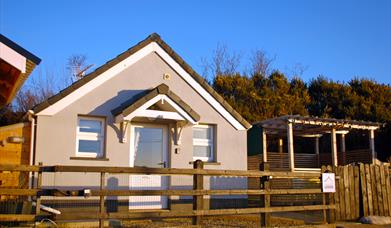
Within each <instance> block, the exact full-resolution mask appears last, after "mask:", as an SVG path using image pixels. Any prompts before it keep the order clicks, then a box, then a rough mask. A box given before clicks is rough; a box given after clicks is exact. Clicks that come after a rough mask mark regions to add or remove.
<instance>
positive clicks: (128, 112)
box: [111, 83, 200, 144]
mask: <svg viewBox="0 0 391 228" xmlns="http://www.w3.org/2000/svg"><path fill="white" fill-rule="evenodd" d="M111 113H112V114H113V116H114V119H115V122H116V123H120V124H121V132H122V139H121V141H122V142H126V132H127V130H126V129H127V127H128V126H129V124H130V122H131V121H136V120H137V121H143V122H155V121H160V122H162V121H163V122H170V123H175V124H174V125H175V126H174V128H175V144H179V143H180V135H181V132H182V130H181V129H182V128H183V127H184V126H185V125H195V124H198V121H199V120H200V115H199V114H198V113H197V112H195V111H194V110H193V109H192V108H191V107H190V105H188V104H187V103H186V102H184V101H183V100H182V99H181V98H180V97H179V96H178V95H176V94H175V93H174V92H172V91H171V90H170V88H169V87H168V86H167V85H166V84H164V83H163V84H160V85H159V86H157V87H155V88H153V89H150V90H146V91H144V92H141V93H139V94H137V95H135V96H134V97H132V98H130V99H129V100H127V101H125V102H124V103H122V104H121V105H120V106H119V107H117V108H115V109H113V110H112V111H111Z"/></svg>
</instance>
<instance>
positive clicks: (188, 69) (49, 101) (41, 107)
mask: <svg viewBox="0 0 391 228" xmlns="http://www.w3.org/2000/svg"><path fill="white" fill-rule="evenodd" d="M153 42H155V43H156V44H157V45H158V46H159V47H160V48H162V49H163V50H164V52H166V53H167V54H168V55H169V56H170V57H171V58H172V59H173V60H174V61H175V62H176V63H177V64H179V66H180V67H181V68H183V70H184V71H185V72H186V73H187V74H189V75H190V76H191V77H192V78H193V79H194V80H195V81H196V82H197V83H198V84H199V85H200V86H201V87H202V88H203V89H204V90H206V91H207V93H209V94H210V96H212V98H213V99H215V100H216V102H217V103H219V104H220V105H221V106H222V107H223V109H224V110H225V111H226V112H227V113H229V115H231V116H232V117H230V118H231V119H232V118H233V119H234V120H236V121H237V122H238V123H239V124H240V125H241V126H243V129H246V128H250V127H251V125H250V124H249V123H248V122H247V121H246V120H245V119H244V118H243V117H242V116H241V115H240V114H239V113H238V112H236V111H235V110H234V109H233V108H232V107H231V106H230V105H229V104H228V103H227V102H226V101H225V100H224V99H223V98H222V97H221V96H220V95H219V94H218V93H217V92H216V91H215V90H214V89H213V88H212V87H211V86H210V85H209V84H208V82H207V81H206V80H205V79H204V78H202V77H201V76H200V75H198V74H197V73H196V72H195V71H194V70H193V69H192V68H191V67H190V66H189V65H188V64H187V63H186V62H185V61H184V60H183V59H182V58H181V57H180V56H179V55H178V54H177V53H175V52H174V50H172V49H171V47H169V46H168V45H167V44H166V43H165V42H164V41H163V40H162V39H161V38H160V36H159V35H158V34H156V33H153V34H151V35H150V36H148V37H147V38H146V39H145V40H143V41H141V42H140V43H138V44H137V45H135V46H133V47H132V48H130V49H128V50H127V51H125V52H123V53H122V54H120V55H118V56H117V57H115V58H114V59H112V60H110V61H108V62H107V63H106V64H104V65H102V66H101V67H99V68H97V69H96V70H95V71H94V72H92V73H90V74H88V75H86V76H85V77H83V78H82V79H80V80H78V81H76V82H75V83H73V84H72V85H71V86H69V87H67V88H66V89H64V90H62V91H60V92H59V93H58V94H56V95H54V96H52V97H50V98H49V99H47V100H46V101H44V102H42V103H41V104H38V105H37V106H35V107H34V108H33V111H34V112H35V113H39V112H41V111H43V110H44V109H46V108H48V107H49V106H51V105H53V104H55V103H56V102H58V101H59V100H61V99H63V98H64V97H66V96H68V95H69V94H71V93H72V92H73V91H75V90H77V89H79V88H80V87H82V86H83V85H85V84H86V83H88V82H90V81H92V80H93V79H95V78H96V77H98V76H99V75H101V74H103V73H105V72H106V71H108V70H109V69H110V68H112V67H114V66H116V65H117V64H118V63H120V62H121V61H124V60H125V59H127V58H128V57H130V56H132V55H133V54H136V53H137V52H138V51H140V50H141V49H143V48H144V47H147V46H148V45H149V44H151V43H153ZM207 102H209V103H210V102H211V101H210V100H207ZM225 118H226V119H227V120H228V118H227V117H225ZM231 124H232V123H231Z"/></svg>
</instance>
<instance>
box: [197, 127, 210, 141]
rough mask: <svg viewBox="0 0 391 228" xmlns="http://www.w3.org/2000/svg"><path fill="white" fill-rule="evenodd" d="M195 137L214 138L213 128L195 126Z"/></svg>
mask: <svg viewBox="0 0 391 228" xmlns="http://www.w3.org/2000/svg"><path fill="white" fill-rule="evenodd" d="M193 138H194V139H211V138H212V128H210V127H208V128H200V127H199V128H198V127H194V128H193Z"/></svg>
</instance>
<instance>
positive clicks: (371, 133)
mask: <svg viewBox="0 0 391 228" xmlns="http://www.w3.org/2000/svg"><path fill="white" fill-rule="evenodd" d="M369 149H370V150H371V154H372V164H375V161H376V152H375V130H373V129H370V130H369Z"/></svg>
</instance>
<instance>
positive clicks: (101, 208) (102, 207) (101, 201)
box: [99, 172, 106, 228]
mask: <svg viewBox="0 0 391 228" xmlns="http://www.w3.org/2000/svg"><path fill="white" fill-rule="evenodd" d="M105 174H106V173H104V172H101V173H100V190H103V189H104V187H105ZM104 211H105V197H104V196H103V195H101V196H100V197H99V228H103V227H104V220H103V219H102V218H101V216H102V215H103V213H104Z"/></svg>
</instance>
